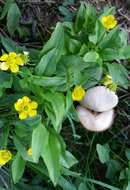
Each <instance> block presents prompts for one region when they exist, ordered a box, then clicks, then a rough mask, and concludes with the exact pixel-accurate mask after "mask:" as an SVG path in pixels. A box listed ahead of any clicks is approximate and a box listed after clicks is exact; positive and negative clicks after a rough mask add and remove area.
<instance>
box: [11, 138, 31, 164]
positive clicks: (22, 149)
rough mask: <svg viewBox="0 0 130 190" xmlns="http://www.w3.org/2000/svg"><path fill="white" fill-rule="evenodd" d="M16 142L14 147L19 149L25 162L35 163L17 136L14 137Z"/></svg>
mask: <svg viewBox="0 0 130 190" xmlns="http://www.w3.org/2000/svg"><path fill="white" fill-rule="evenodd" d="M13 140H14V145H15V147H16V149H17V151H18V152H19V154H20V155H21V156H22V158H23V159H24V160H27V161H29V162H33V159H32V157H31V156H29V155H28V154H27V150H26V148H25V147H24V146H23V144H22V142H21V141H20V139H18V138H17V137H16V136H14V137H13Z"/></svg>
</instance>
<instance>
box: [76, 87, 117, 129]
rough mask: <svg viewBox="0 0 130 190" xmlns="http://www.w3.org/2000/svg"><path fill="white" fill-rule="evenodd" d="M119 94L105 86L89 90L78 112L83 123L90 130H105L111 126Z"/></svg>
mask: <svg viewBox="0 0 130 190" xmlns="http://www.w3.org/2000/svg"><path fill="white" fill-rule="evenodd" d="M117 104H118V96H117V95H116V94H115V92H113V91H111V90H109V89H108V88H107V87H105V86H96V87H93V88H90V89H89V90H87V92H86V94H85V96H84V98H83V100H82V101H81V102H80V106H78V107H77V114H78V117H79V120H80V122H81V123H82V125H83V126H84V127H85V128H86V129H88V130H89V131H96V132H100V131H104V130H106V129H108V128H109V127H111V125H112V123H113V120H114V107H116V105H117Z"/></svg>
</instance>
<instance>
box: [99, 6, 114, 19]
mask: <svg viewBox="0 0 130 190" xmlns="http://www.w3.org/2000/svg"><path fill="white" fill-rule="evenodd" d="M115 13H116V9H115V7H114V6H111V7H110V6H109V5H108V6H105V7H104V9H103V14H102V15H101V16H106V15H115Z"/></svg>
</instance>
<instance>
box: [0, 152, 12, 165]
mask: <svg viewBox="0 0 130 190" xmlns="http://www.w3.org/2000/svg"><path fill="white" fill-rule="evenodd" d="M11 159H12V153H11V152H10V151H9V150H0V166H3V165H5V164H6V163H7V162H9V161H10V160H11Z"/></svg>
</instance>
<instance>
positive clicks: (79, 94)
mask: <svg viewBox="0 0 130 190" xmlns="http://www.w3.org/2000/svg"><path fill="white" fill-rule="evenodd" d="M84 96H85V90H84V89H83V88H82V87H81V86H75V88H74V90H73V92H72V99H73V100H74V101H81V100H82V99H83V98H84Z"/></svg>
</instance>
